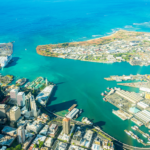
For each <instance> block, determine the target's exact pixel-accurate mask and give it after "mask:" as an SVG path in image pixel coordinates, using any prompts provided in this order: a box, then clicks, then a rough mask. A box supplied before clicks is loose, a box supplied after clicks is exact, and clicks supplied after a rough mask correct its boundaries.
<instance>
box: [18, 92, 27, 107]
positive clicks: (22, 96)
mask: <svg viewBox="0 0 150 150" xmlns="http://www.w3.org/2000/svg"><path fill="white" fill-rule="evenodd" d="M17 105H18V106H24V105H25V94H24V92H19V93H18V94H17Z"/></svg>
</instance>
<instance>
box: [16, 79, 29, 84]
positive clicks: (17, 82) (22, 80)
mask: <svg viewBox="0 0 150 150" xmlns="http://www.w3.org/2000/svg"><path fill="white" fill-rule="evenodd" d="M26 81H27V79H26V78H22V79H19V80H17V81H16V84H19V85H23V84H25V83H26Z"/></svg>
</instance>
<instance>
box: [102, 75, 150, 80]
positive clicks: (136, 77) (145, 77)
mask: <svg viewBox="0 0 150 150" xmlns="http://www.w3.org/2000/svg"><path fill="white" fill-rule="evenodd" d="M149 77H150V75H147V74H146V75H140V74H137V75H132V74H130V75H123V76H118V75H115V76H110V77H108V78H104V79H105V80H107V81H117V82H121V81H127V80H139V81H146V80H149V79H150V78H149Z"/></svg>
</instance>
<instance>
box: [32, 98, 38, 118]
mask: <svg viewBox="0 0 150 150" xmlns="http://www.w3.org/2000/svg"><path fill="white" fill-rule="evenodd" d="M30 105H31V111H32V112H33V116H34V117H37V115H38V112H37V106H36V102H35V99H34V97H32V99H30Z"/></svg>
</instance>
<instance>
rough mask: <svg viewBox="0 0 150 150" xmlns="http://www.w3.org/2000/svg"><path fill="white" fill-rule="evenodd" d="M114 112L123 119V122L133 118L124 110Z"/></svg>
mask: <svg viewBox="0 0 150 150" xmlns="http://www.w3.org/2000/svg"><path fill="white" fill-rule="evenodd" d="M112 112H113V114H115V115H116V116H118V117H119V118H121V119H122V120H123V121H124V120H127V119H130V118H131V117H132V116H133V115H131V114H128V113H126V112H124V111H123V110H117V111H115V110H113V111H112Z"/></svg>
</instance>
